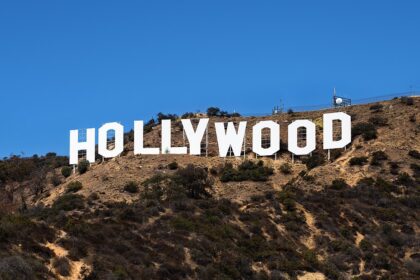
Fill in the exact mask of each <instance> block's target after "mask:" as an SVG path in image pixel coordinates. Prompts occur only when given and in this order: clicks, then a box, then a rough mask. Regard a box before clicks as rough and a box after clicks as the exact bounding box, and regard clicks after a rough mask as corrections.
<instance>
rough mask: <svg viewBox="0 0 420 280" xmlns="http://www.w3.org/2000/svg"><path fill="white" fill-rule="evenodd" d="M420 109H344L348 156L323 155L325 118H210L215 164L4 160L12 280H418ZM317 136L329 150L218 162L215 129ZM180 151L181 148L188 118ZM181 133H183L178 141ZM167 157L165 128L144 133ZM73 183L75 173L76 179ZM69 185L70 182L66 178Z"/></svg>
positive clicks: (180, 159) (0, 257) (201, 159)
mask: <svg viewBox="0 0 420 280" xmlns="http://www.w3.org/2000/svg"><path fill="white" fill-rule="evenodd" d="M419 106H420V98H419V97H412V98H399V99H394V100H390V101H383V102H379V103H373V104H365V105H356V106H351V107H346V108H341V109H340V110H342V111H345V112H346V113H347V114H349V115H351V116H352V126H353V130H352V131H353V140H352V143H351V145H349V146H348V147H347V148H346V149H342V150H336V151H333V152H332V153H331V160H330V161H328V160H327V159H326V151H323V150H322V141H321V140H322V138H321V136H322V135H321V133H320V131H321V130H322V122H321V121H320V120H321V119H322V114H324V113H326V112H332V111H336V110H333V109H329V110H322V111H313V112H299V113H284V114H280V115H275V116H267V117H240V116H235V117H231V118H226V117H221V116H216V117H211V120H210V128H209V156H208V157H205V156H181V155H179V156H176V155H162V156H151V155H143V156H135V155H134V154H133V151H132V150H133V143H132V142H131V141H130V140H132V137H131V134H130V133H129V134H127V135H126V136H127V137H126V138H127V139H126V140H127V141H126V144H125V145H126V152H124V154H123V155H121V156H120V157H118V158H115V159H112V160H106V161H100V160H98V162H97V163H95V164H92V166H90V167H89V168H88V170H87V171H86V172H83V171H84V170H82V172H81V173H83V174H81V173H79V172H77V173H76V174H71V175H70V176H68V177H65V176H63V174H62V169H63V167H65V166H66V164H67V161H66V160H67V159H66V158H65V157H57V156H56V155H55V154H48V155H46V156H44V157H36V158H19V157H11V158H8V159H4V160H2V161H0V199H1V201H2V207H0V214H1V216H0V217H1V219H0V247H1V250H0V279H38V278H39V279H419V278H420V220H419V216H420V211H419V205H420V184H419V181H420V153H419V151H420V141H419V137H418V134H419V132H420V125H419V119H420V110H419ZM263 119H270V120H275V121H278V123H280V125H281V134H282V140H283V141H284V139H287V137H286V136H284V135H286V128H287V124H288V123H290V122H291V121H293V120H297V119H311V120H313V121H314V122H315V123H316V124H317V130H318V136H319V137H317V141H318V143H317V151H316V152H314V153H313V154H312V156H310V157H295V159H294V162H292V159H291V154H290V153H289V152H287V149H284V147H287V142H284V143H282V151H281V152H280V153H279V155H278V157H277V159H274V158H270V157H263V158H258V159H256V158H255V155H254V154H253V153H252V152H251V150H250V147H251V133H247V139H246V148H247V149H246V155H245V156H246V160H244V159H243V158H242V157H241V158H235V157H231V158H226V159H223V158H219V157H217V156H216V155H217V144H216V138H215V130H214V122H215V121H226V122H227V121H240V120H246V121H247V122H248V129H249V128H250V127H251V126H252V125H253V124H254V123H256V122H258V121H261V120H263ZM172 125H173V131H175V132H174V135H173V144H174V145H182V144H183V138H182V132H180V129H181V127H180V125H179V120H175V121H173V122H172ZM177 130H178V132H176V131H177ZM145 145H146V146H153V147H157V146H159V145H160V125H159V124H156V125H154V126H153V127H152V128H151V129H150V132H148V133H146V134H145ZM64 173H65V172H64ZM64 175H69V174H64Z"/></svg>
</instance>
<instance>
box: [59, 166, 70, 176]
mask: <svg viewBox="0 0 420 280" xmlns="http://www.w3.org/2000/svg"><path fill="white" fill-rule="evenodd" d="M72 171H73V169H72V168H71V167H70V166H63V167H62V168H61V174H62V175H63V176H64V177H65V178H67V177H69V176H70V175H71V173H72Z"/></svg>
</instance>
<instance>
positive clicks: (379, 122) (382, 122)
mask: <svg viewBox="0 0 420 280" xmlns="http://www.w3.org/2000/svg"><path fill="white" fill-rule="evenodd" d="M369 122H370V123H371V124H374V125H375V126H386V125H388V119H386V118H384V117H381V116H373V117H371V118H369Z"/></svg>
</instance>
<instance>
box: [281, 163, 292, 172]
mask: <svg viewBox="0 0 420 280" xmlns="http://www.w3.org/2000/svg"><path fill="white" fill-rule="evenodd" d="M280 171H281V173H283V174H291V173H292V166H291V165H290V164H288V163H283V164H282V165H280Z"/></svg>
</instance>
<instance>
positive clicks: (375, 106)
mask: <svg viewBox="0 0 420 280" xmlns="http://www.w3.org/2000/svg"><path fill="white" fill-rule="evenodd" d="M383 108H384V105H382V104H373V105H372V106H370V107H369V110H371V111H373V112H374V113H378V112H380V111H382V109H383Z"/></svg>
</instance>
